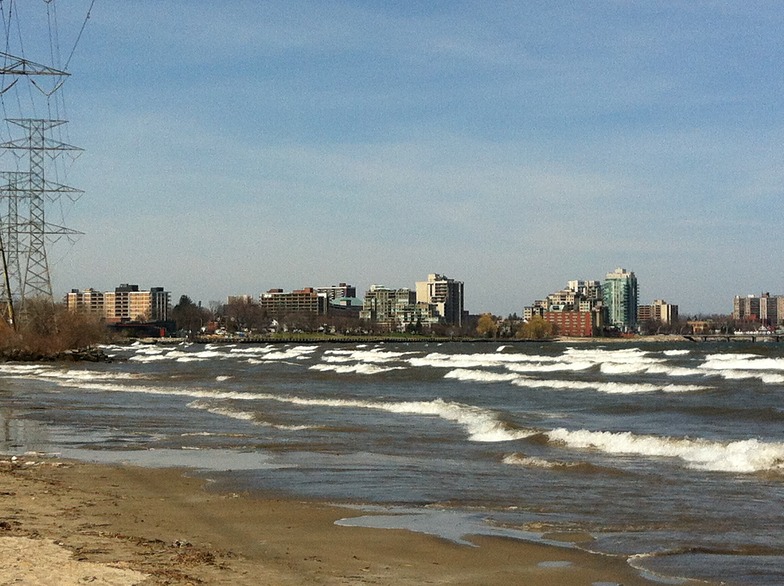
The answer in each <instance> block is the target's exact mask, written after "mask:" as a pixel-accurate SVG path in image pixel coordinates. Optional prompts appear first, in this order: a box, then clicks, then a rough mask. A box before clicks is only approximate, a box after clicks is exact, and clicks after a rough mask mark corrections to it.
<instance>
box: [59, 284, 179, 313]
mask: <svg viewBox="0 0 784 586" xmlns="http://www.w3.org/2000/svg"><path fill="white" fill-rule="evenodd" d="M170 298H171V294H170V293H169V292H168V291H165V290H164V289H163V287H153V288H151V289H149V290H147V291H140V290H139V286H138V285H128V284H123V285H120V286H119V287H116V288H115V289H114V291H104V292H100V291H96V290H95V289H92V288H88V289H85V290H84V291H80V290H79V289H72V290H71V291H70V292H69V293H67V294H66V295H65V299H64V301H65V306H66V308H68V310H69V311H78V312H80V313H88V314H91V315H98V316H100V317H103V318H104V320H105V321H106V322H107V323H122V322H158V321H167V320H168V319H169V313H170V310H171V309H170V308H171V301H170Z"/></svg>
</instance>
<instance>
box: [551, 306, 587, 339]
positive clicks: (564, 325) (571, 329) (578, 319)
mask: <svg viewBox="0 0 784 586" xmlns="http://www.w3.org/2000/svg"><path fill="white" fill-rule="evenodd" d="M599 315H600V314H599V312H595V311H573V310H567V311H555V310H554V311H545V312H544V315H543V317H544V320H545V321H548V322H550V323H551V324H555V326H556V333H557V334H558V335H559V336H567V337H572V338H590V337H592V336H595V335H597V333H598V325H599Z"/></svg>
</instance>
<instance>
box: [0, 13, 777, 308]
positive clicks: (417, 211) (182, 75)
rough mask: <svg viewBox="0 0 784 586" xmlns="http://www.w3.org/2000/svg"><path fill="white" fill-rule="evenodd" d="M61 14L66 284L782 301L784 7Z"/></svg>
mask: <svg viewBox="0 0 784 586" xmlns="http://www.w3.org/2000/svg"><path fill="white" fill-rule="evenodd" d="M36 2H38V4H40V5H41V6H43V5H45V3H44V2H43V1H42V0H36ZM91 2H94V3H93V5H92V10H91V11H90V18H89V19H88V20H87V24H86V26H85V28H84V30H83V33H82V34H81V37H78V34H79V31H80V28H81V26H82V24H83V23H84V21H85V15H86V13H87V10H88V8H89V7H90V4H91ZM54 3H57V0H55V2H53V4H54ZM12 4H14V3H13V2H11V3H10V4H9V0H5V1H0V8H2V9H3V10H5V11H6V12H7V11H8V7H9V5H12ZM31 6H32V5H31ZM14 7H15V8H17V10H19V11H20V18H22V17H24V18H28V19H29V20H27V21H25V23H23V26H22V27H21V30H24V31H26V32H25V33H24V34H25V35H29V36H30V37H36V36H39V37H43V36H45V34H46V30H47V29H46V22H47V21H46V20H44V21H43V23H44V24H43V26H38V25H37V27H31V28H30V29H29V31H28V30H27V29H25V28H24V27H26V26H28V25H29V24H30V23H31V22H33V20H32V9H31V13H30V14H29V15H24V14H21V12H23V10H22V7H21V6H14ZM39 8H40V6H39ZM56 10H57V13H56V16H57V19H56V25H57V40H58V41H59V45H58V46H59V55H60V58H59V60H60V61H61V63H60V65H61V66H62V62H64V61H65V58H66V56H67V55H69V54H70V53H71V51H72V49H73V55H72V57H71V58H70V61H69V62H68V68H67V69H68V71H69V72H70V73H71V76H70V77H69V78H68V79H67V81H66V83H65V84H64V86H63V87H62V88H61V90H58V92H60V94H62V96H63V98H62V99H63V104H64V106H63V107H64V109H65V110H64V112H65V113H67V120H68V125H67V132H68V135H67V138H68V142H69V143H71V144H74V145H77V146H79V147H81V148H83V149H84V152H83V153H82V154H81V156H79V157H78V158H77V159H76V160H75V161H72V164H70V163H69V166H68V170H67V179H68V184H69V185H72V186H74V187H78V188H79V189H82V190H84V194H83V195H82V197H81V198H80V199H79V201H78V202H77V203H76V204H75V205H73V206H70V207H68V209H67V210H66V217H65V221H66V222H67V226H68V227H70V228H72V229H74V230H78V231H80V232H83V233H84V234H83V235H82V236H81V237H79V238H78V239H77V240H76V241H75V243H73V244H70V243H68V244H66V243H65V242H64V241H62V240H61V241H60V242H58V243H57V244H55V245H53V246H52V247H51V250H50V253H49V260H50V270H51V273H52V282H53V288H54V291H55V296H56V297H59V296H60V295H62V294H64V293H65V292H66V291H68V290H70V289H72V288H80V289H85V288H87V287H94V288H96V289H100V290H111V289H114V287H116V286H118V285H119V284H121V283H136V284H138V285H139V286H140V288H142V289H146V288H150V287H153V286H163V287H165V288H166V289H167V290H169V291H171V292H172V299H173V301H174V302H175V303H176V301H177V300H178V299H179V296H180V295H183V294H187V295H189V296H190V297H191V298H192V299H193V300H194V301H202V302H203V304H205V305H206V304H208V303H210V302H211V301H225V299H226V297H227V296H228V295H240V294H252V295H258V294H259V293H260V292H262V291H266V290H268V289H270V288H283V289H285V290H291V289H299V288H302V287H307V286H321V285H331V284H337V283H339V282H347V283H350V284H353V285H355V286H356V287H357V289H358V294H359V296H362V294H363V293H364V291H365V290H367V289H368V288H369V287H370V285H372V284H379V285H386V286H389V287H411V288H413V287H414V286H415V282H416V281H420V280H425V279H426V278H427V275H428V274H429V273H440V274H442V275H446V276H447V277H450V278H454V279H457V280H461V281H463V282H464V283H465V305H466V309H467V310H469V311H470V312H471V313H481V312H493V313H495V314H498V315H507V314H509V313H512V312H517V313H518V314H519V313H522V308H523V307H524V306H526V305H530V304H532V302H533V301H534V300H535V299H540V298H543V297H545V296H546V295H547V294H548V293H550V292H552V291H555V290H558V289H561V288H563V287H564V286H565V285H566V282H567V281H568V280H573V279H597V280H603V279H604V277H605V275H606V273H608V272H612V271H613V270H614V269H615V268H616V267H623V268H625V269H627V270H630V271H634V272H635V274H636V276H637V279H638V282H639V287H640V303H650V302H652V301H653V300H654V299H664V300H666V301H667V302H669V303H674V304H678V305H679V306H680V311H681V314H696V313H731V311H732V298H733V297H734V296H735V295H746V294H760V293H762V292H768V291H769V292H770V293H771V294H784V271H782V246H781V236H780V235H781V231H782V219H783V218H784V214H783V213H782V212H784V198H782V190H783V189H784V187H783V186H784V164H783V163H784V150H782V144H783V142H784V117H783V116H782V114H783V113H784V67H782V62H783V61H784V59H783V58H784V37H783V36H782V34H781V31H782V30H784V4H782V3H781V2H777V1H768V2H755V1H751V2H743V3H740V2H735V1H727V2H722V1H702V0H693V1H690V2H675V1H671V2H662V1H657V0H646V1H645V2H631V1H621V0H617V1H611V0H606V1H601V0H598V1H596V2H590V3H588V2H585V3H583V2H574V1H558V0H541V1H535V0H532V1H526V2H518V1H510V2H504V1H493V2H485V1H478V0H477V1H465V2H464V1H460V0H452V1H439V0H433V1H429V2H415V1H411V2H395V1H383V2H382V1H380V0H378V1H373V0H366V1H363V0H355V1H351V2H349V1H345V2H343V1H330V0H314V1H309V0H299V1H296V2H294V1H291V0H288V1H278V0H271V1H262V0H258V1H256V0H253V1H251V0H224V1H221V2H206V1H203V0H187V1H186V0H166V2H161V1H160V0H134V1H133V2H128V1H127V0H68V1H63V0H60V1H59V4H58V5H57V8H56ZM4 14H5V12H4ZM44 18H46V14H45V13H44ZM49 21H50V22H51V13H50V20H49ZM20 36H21V35H20ZM77 38H78V43H76V42H75V41H76V39H77ZM25 42H26V45H25V49H26V50H25V56H26V57H27V58H28V59H31V60H34V61H36V62H39V63H47V64H48V63H50V52H47V50H45V47H46V44H45V43H44V44H42V45H41V46H40V47H39V46H38V45H36V41H34V40H29V39H26V41H25ZM74 47H75V49H74ZM10 48H11V49H13V46H11V47H10ZM9 52H13V51H9ZM55 60H57V59H55ZM22 81H23V82H25V83H27V81H26V80H22ZM20 83H22V82H20ZM16 89H18V88H15V90H14V91H16ZM60 94H58V95H60ZM8 96H10V92H9V94H8ZM8 101H9V102H10V97H9V98H8ZM7 158H8V154H4V155H3V156H2V157H0V164H2V162H3V161H2V159H7ZM60 203H62V202H60ZM48 218H51V215H50V216H48Z"/></svg>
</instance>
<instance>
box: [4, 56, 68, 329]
mask: <svg viewBox="0 0 784 586" xmlns="http://www.w3.org/2000/svg"><path fill="white" fill-rule="evenodd" d="M0 59H2V60H3V61H4V64H3V65H2V66H0V79H6V77H5V76H10V77H12V78H14V81H13V82H11V84H10V85H8V86H6V87H4V88H3V89H2V92H3V93H4V92H5V91H7V90H8V89H10V88H11V87H13V86H14V85H15V84H16V82H17V81H18V80H19V78H20V77H25V78H28V79H29V80H30V81H31V83H32V84H33V85H34V86H35V87H37V88H38V87H39V86H38V85H37V84H36V83H35V81H34V79H33V77H35V76H49V77H54V78H55V86H54V88H53V89H52V90H51V92H44V93H45V94H46V95H47V96H51V94H53V93H55V92H56V91H57V90H58V89H59V88H60V86H61V85H62V83H63V81H64V79H65V77H67V76H68V75H69V74H68V73H66V72H64V71H60V70H58V69H54V68H52V67H48V66H45V65H41V64H38V63H35V62H33V61H29V60H27V59H23V58H19V57H15V56H13V55H10V54H8V53H2V52H0ZM60 78H62V79H60ZM39 89H40V88H39ZM6 122H8V123H10V124H14V125H16V126H18V127H21V128H22V129H23V130H24V131H25V136H24V137H23V138H21V139H17V140H11V141H9V142H5V143H2V144H0V148H3V149H9V150H12V151H15V153H16V154H20V153H21V155H22V156H23V157H25V156H26V159H27V163H28V165H27V169H28V170H26V171H3V172H1V173H0V180H1V182H0V200H2V199H5V200H6V203H7V205H6V206H4V207H5V209H4V210H3V212H5V215H4V217H2V218H0V255H2V261H3V263H2V271H3V273H4V275H3V277H4V278H3V279H2V281H0V287H1V288H2V293H3V295H2V299H0V307H1V308H2V313H3V314H4V316H5V317H6V319H7V320H8V321H9V322H12V323H13V322H14V321H15V320H14V315H13V313H14V312H13V306H14V304H15V303H17V304H21V306H22V307H24V303H25V299H27V298H32V297H39V296H42V297H44V298H46V299H48V300H49V301H53V296H52V283H51V277H50V274H49V262H48V259H47V250H46V245H47V237H48V236H63V235H71V234H78V233H77V232H74V231H72V230H68V229H67V228H63V227H61V226H56V225H53V224H50V223H48V222H47V220H46V207H47V204H48V203H51V202H53V201H55V200H56V199H57V198H58V197H59V196H60V195H62V194H64V193H67V194H76V193H81V192H80V191H78V190H76V189H73V188H70V187H67V186H64V185H59V184H56V183H51V182H49V181H47V179H46V164H45V163H46V159H47V157H48V158H50V159H54V158H55V157H57V156H58V155H59V154H61V153H62V152H63V151H76V150H81V149H79V148H77V147H74V146H71V145H68V144H65V143H62V142H59V141H55V140H53V139H52V138H51V137H50V134H51V133H50V131H51V130H52V129H53V128H55V127H57V126H60V125H62V124H65V121H64V120H48V119H40V118H18V119H7V120H6Z"/></svg>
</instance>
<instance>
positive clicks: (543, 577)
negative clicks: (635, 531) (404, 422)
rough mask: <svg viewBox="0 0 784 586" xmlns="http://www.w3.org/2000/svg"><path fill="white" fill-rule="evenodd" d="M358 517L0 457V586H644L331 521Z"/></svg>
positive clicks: (577, 564)
mask: <svg viewBox="0 0 784 586" xmlns="http://www.w3.org/2000/svg"><path fill="white" fill-rule="evenodd" d="M362 514H363V513H361V512H359V511H355V510H350V509H346V508H342V507H336V506H331V505H328V504H324V503H313V502H300V501H297V500H294V499H289V498H285V497H277V496H269V495H268V496H264V495H261V496H260V495H247V494H226V493H217V492H211V491H209V490H206V489H205V482H204V481H203V480H201V479H197V478H188V477H186V476H184V475H183V471H182V470H161V469H150V468H140V467H133V466H110V465H96V464H86V463H81V462H70V461H60V460H55V459H50V458H46V459H42V458H40V457H38V458H36V456H25V457H19V458H18V459H17V460H16V461H15V462H11V460H10V458H9V457H7V456H5V457H0V568H2V572H0V585H5V584H36V585H38V584H57V585H62V586H67V585H71V584H74V585H76V584H85V583H89V584H93V585H117V586H125V585H131V584H143V585H164V584H166V585H186V584H227V585H228V584H231V585H254V586H255V585H259V584H269V585H302V584H388V585H407V584H410V585H414V584H416V585H420V584H465V585H468V584H475V585H480V584H481V585H486V586H492V585H503V586H510V585H512V584H526V585H531V586H538V585H556V584H557V585H562V586H571V585H575V586H576V585H588V586H590V585H597V586H598V585H601V586H610V585H612V584H623V585H626V586H632V585H643V584H649V585H650V584H655V583H656V582H653V581H650V580H647V579H645V578H643V577H641V576H640V575H639V574H638V573H637V572H636V571H635V570H634V569H632V568H631V567H629V566H628V564H627V563H626V561H625V560H623V559H619V558H612V557H607V556H599V555H592V554H588V553H586V552H582V551H579V550H575V549H568V548H559V547H553V546H547V545H539V544H533V543H527V542H521V541H518V540H511V539H503V538H495V537H492V538H491V537H470V538H469V540H470V541H471V542H472V543H474V544H475V545H477V546H478V547H468V546H465V545H458V544H455V543H452V542H450V541H447V540H443V539H440V538H437V537H432V536H427V535H423V534H418V533H412V532H408V531H403V530H392V529H369V528H362V527H341V526H337V525H335V521H337V520H338V519H341V518H346V517H352V516H358V515H362ZM579 537H580V536H564V539H572V538H573V539H578V538H579Z"/></svg>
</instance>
